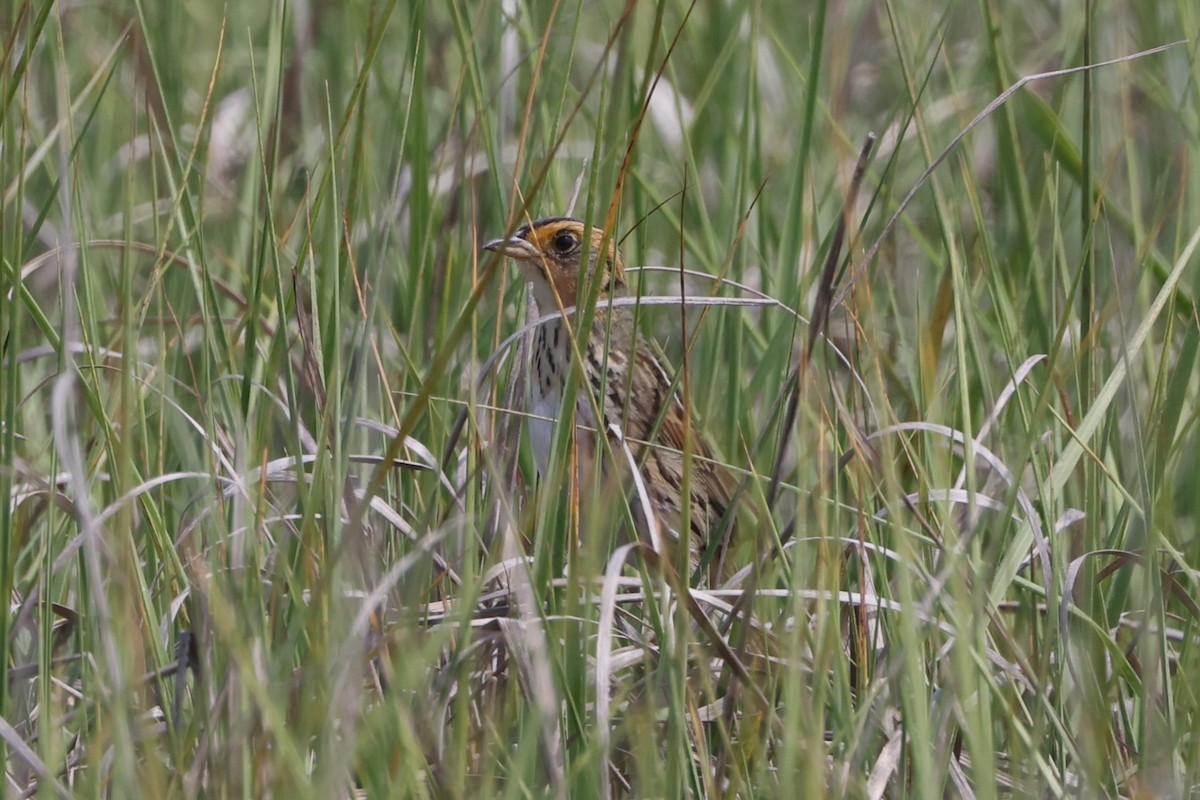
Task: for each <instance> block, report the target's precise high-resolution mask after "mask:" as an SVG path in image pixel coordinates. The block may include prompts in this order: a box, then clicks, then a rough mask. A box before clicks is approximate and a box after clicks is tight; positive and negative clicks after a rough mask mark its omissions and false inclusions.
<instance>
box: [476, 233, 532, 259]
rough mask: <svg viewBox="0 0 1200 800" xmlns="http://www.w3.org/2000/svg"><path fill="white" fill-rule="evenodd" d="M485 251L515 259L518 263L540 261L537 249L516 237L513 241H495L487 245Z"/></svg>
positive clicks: (484, 247)
mask: <svg viewBox="0 0 1200 800" xmlns="http://www.w3.org/2000/svg"><path fill="white" fill-rule="evenodd" d="M483 249H484V250H491V251H492V252H493V253H499V254H500V255H502V256H508V257H509V258H515V259H517V260H518V261H535V260H539V259H540V255H539V254H538V251H537V248H536V247H534V246H533V245H532V244H530V243H529V242H527V241H525V240H524V239H518V238H516V237H513V238H512V239H493V240H492V241H490V242H488V243H487V244H485V245H484V246H483Z"/></svg>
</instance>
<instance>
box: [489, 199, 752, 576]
mask: <svg viewBox="0 0 1200 800" xmlns="http://www.w3.org/2000/svg"><path fill="white" fill-rule="evenodd" d="M485 247H486V248H487V249H489V250H494V251H497V252H500V253H503V254H504V255H506V256H509V257H510V258H513V259H514V260H515V261H516V262H517V264H518V265H519V266H520V267H521V271H522V273H523V274H524V275H525V277H526V278H527V279H528V280H529V282H530V284H531V286H532V288H533V296H534V301H535V303H536V305H537V307H538V311H539V312H540V313H541V314H543V315H547V314H551V313H553V312H556V311H559V310H561V309H563V308H567V307H570V306H575V305H577V304H579V303H581V302H582V298H581V297H580V296H579V290H580V265H581V264H583V263H585V261H586V263H587V264H588V267H589V269H591V270H593V271H595V272H596V274H595V275H594V278H593V279H594V280H599V281H600V287H599V298H600V299H599V301H598V302H597V307H596V310H595V313H594V316H593V318H592V323H591V327H590V331H589V332H588V335H587V336H583V335H581V334H580V332H579V331H578V330H577V329H576V328H574V327H569V326H574V325H576V324H577V320H578V319H579V316H580V315H574V316H573V317H572V319H571V320H570V321H568V320H567V319H564V318H559V319H553V320H550V321H548V322H546V323H544V324H542V325H541V326H539V327H538V328H537V330H536V332H535V333H534V344H533V356H532V362H531V367H530V375H529V385H530V392H529V412H530V422H529V435H530V441H531V443H532V445H533V451H534V456H535V460H536V461H537V466H538V470H539V472H540V473H541V474H542V476H543V477H545V476H546V475H547V474H548V472H549V469H550V451H551V445H552V443H553V441H554V435H555V430H556V429H557V427H558V425H559V422H560V417H561V415H562V414H563V410H564V404H563V392H564V390H565V387H566V385H567V382H568V378H569V375H570V370H571V361H572V359H573V353H574V350H573V348H572V345H571V331H574V332H575V338H576V341H577V342H578V352H579V353H580V356H581V357H582V358H583V360H584V363H583V364H582V365H581V367H582V372H581V375H582V376H583V377H582V379H581V380H580V382H579V393H578V397H577V399H576V402H575V410H574V418H575V426H576V435H575V453H574V457H575V460H576V463H577V464H578V476H577V477H578V480H579V482H580V485H581V486H589V485H590V483H589V482H590V481H591V480H592V479H593V478H594V477H595V476H594V464H595V459H597V458H603V459H604V460H603V461H602V462H601V472H602V476H603V478H604V479H608V478H609V477H610V476H621V477H624V476H626V475H628V472H629V470H628V468H627V467H625V466H624V465H626V464H628V459H627V458H626V456H625V447H628V448H629V451H630V453H631V454H632V456H633V461H634V463H636V464H638V465H640V473H641V477H642V482H643V484H644V486H645V487H646V494H647V497H648V499H649V505H650V507H651V511H652V513H653V514H654V515H655V519H656V522H657V523H658V527H659V529H660V530H661V531H663V532H665V533H667V534H668V535H669V536H670V537H671V539H674V540H678V539H680V538H681V533H682V534H683V535H684V536H686V537H687V542H688V550H689V562H690V565H691V569H692V571H693V572H694V571H695V570H696V568H697V567H698V566H699V565H700V564H701V562H702V560H703V558H704V557H705V554H706V552H707V551H708V550H709V546H710V540H711V538H712V537H713V536H715V535H717V534H718V531H719V530H720V529H721V528H722V520H723V518H724V516H725V513H726V508H727V506H728V502H729V489H728V487H729V480H728V476H727V474H726V472H725V470H724V468H723V467H722V466H721V465H720V464H719V463H717V462H716V461H714V460H713V458H712V453H711V451H710V449H709V447H708V445H707V443H706V442H705V440H704V438H703V437H702V436H701V435H700V434H699V432H698V431H697V430H696V429H695V427H694V426H693V425H691V424H690V418H689V416H688V413H687V410H686V409H685V408H684V407H683V404H682V402H681V401H680V399H679V396H678V395H677V394H676V392H675V391H674V387H673V383H672V380H671V377H670V375H669V374H668V372H667V371H666V370H665V369H664V368H663V366H662V364H661V363H660V362H659V361H658V359H657V358H656V357H655V355H654V351H653V350H652V349H651V347H650V345H649V343H647V342H646V341H645V340H644V339H643V338H642V336H641V335H640V334H639V333H638V331H637V327H636V325H635V322H634V319H633V314H632V309H631V308H630V307H628V306H625V307H621V306H612V305H609V304H608V303H607V302H605V299H606V298H609V297H616V296H620V295H621V294H623V293H624V290H625V283H624V277H623V266H622V262H621V256H620V253H619V252H617V250H616V248H615V247H613V246H612V245H611V244H610V243H608V242H604V241H603V240H602V232H601V231H600V230H598V229H593V230H591V231H590V233H589V231H587V230H586V229H585V227H584V225H583V223H582V222H580V221H579V220H576V219H570V218H565V217H551V218H547V219H541V220H537V221H535V222H533V223H531V224H529V225H526V226H524V227H522V228H520V229H518V230H517V231H516V233H515V234H514V235H513V236H512V237H510V238H508V239H498V240H496V241H493V242H489V243H488V244H487V245H485ZM602 250H603V251H604V252H605V253H606V256H605V258H599V257H598V254H599V253H600V252H601V251H602ZM585 382H586V384H585ZM597 410H598V411H599V412H600V414H601V415H602V417H603V421H602V423H599V424H598V423H597V419H596V411H597ZM599 431H602V432H603V434H604V435H605V436H606V437H607V438H608V442H609V445H610V447H609V450H610V454H609V455H608V456H607V457H604V456H603V455H602V454H601V452H600V451H598V450H597V448H596V447H595V444H596V442H595V438H594V437H595V435H596V433H597V432H599ZM685 437H687V438H689V439H690V441H688V442H686V445H685ZM685 450H686V451H687V452H688V453H689V454H690V457H689V458H688V465H687V467H686V472H687V480H686V481H685V478H684V476H685V455H684V453H685ZM685 483H686V485H687V486H688V489H689V491H688V496H689V502H688V504H687V505H688V509H687V510H688V517H689V519H688V522H687V524H686V525H684V524H681V523H682V515H683V511H684V503H683V501H682V492H683V487H684V485H685ZM633 507H634V510H635V519H638V521H639V527H640V528H642V531H641V533H642V534H643V535H645V529H646V528H647V523H646V520H645V519H643V518H640V517H639V513H638V508H639V507H640V506H639V504H638V503H634V504H633ZM724 540H725V539H724V538H723V539H722V541H724ZM724 549H725V548H724V547H721V546H717V547H714V548H712V550H713V552H712V554H711V559H712V560H711V561H710V562H709V569H708V579H709V581H710V582H716V581H717V578H718V577H719V576H721V575H722V574H724V572H725V570H724V569H723V568H722V562H723V560H724V559H723V556H724ZM664 555H668V556H669V554H664Z"/></svg>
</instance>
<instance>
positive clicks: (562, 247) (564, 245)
mask: <svg viewBox="0 0 1200 800" xmlns="http://www.w3.org/2000/svg"><path fill="white" fill-rule="evenodd" d="M554 249H555V250H556V251H558V252H559V253H563V254H566V253H569V252H571V251H572V250H574V249H575V235H574V234H572V233H566V232H564V233H560V234H558V235H557V236H555V237H554Z"/></svg>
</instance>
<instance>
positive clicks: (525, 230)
mask: <svg viewBox="0 0 1200 800" xmlns="http://www.w3.org/2000/svg"><path fill="white" fill-rule="evenodd" d="M556 222H579V220H577V219H575V218H574V217H542V218H541V219H535V220H534V221H533V222H531V223H529V224H528V225H522V226H521V227H519V228H517V232H516V234H515V235H516V236H517V237H518V238H520V239H528V238H529V232H530V231H531V230H534V229H536V228H543V227H545V226H547V225H553V224H554V223H556Z"/></svg>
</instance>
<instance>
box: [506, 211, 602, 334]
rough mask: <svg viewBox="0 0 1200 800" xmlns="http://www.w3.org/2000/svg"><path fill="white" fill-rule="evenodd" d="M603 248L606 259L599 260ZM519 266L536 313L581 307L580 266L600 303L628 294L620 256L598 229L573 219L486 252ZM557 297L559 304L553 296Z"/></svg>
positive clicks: (542, 222) (522, 232) (539, 227)
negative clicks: (594, 284) (530, 288)
mask: <svg viewBox="0 0 1200 800" xmlns="http://www.w3.org/2000/svg"><path fill="white" fill-rule="evenodd" d="M602 247H603V251H604V254H605V255H604V257H603V258H600V257H599V254H600V252H601V249H602ZM483 248H484V249H485V250H491V251H493V252H496V253H500V254H502V255H506V256H508V257H509V258H511V259H513V260H514V261H516V262H517V266H518V267H520V268H521V272H522V273H523V274H524V275H525V277H526V278H527V279H528V280H529V282H530V283H531V284H533V296H534V300H536V301H537V305H538V309H540V310H541V311H542V312H550V311H554V310H556V309H558V303H559V302H561V303H562V304H563V306H570V305H574V304H576V303H577V302H578V301H579V286H580V265H581V264H584V263H586V264H587V265H588V269H589V270H592V271H593V272H592V279H593V280H599V282H600V297H605V296H608V295H616V294H620V293H621V292H622V291H623V290H624V288H625V275H624V269H625V268H624V265H623V264H622V262H621V253H620V251H619V250H617V247H616V245H615V244H613V242H612V241H611V240H610V241H608V242H605V241H604V231H602V230H601V229H600V228H590V229H589V228H586V227H585V226H584V224H583V222H581V221H580V220H577V219H572V218H570V217H546V218H545V219H539V220H535V221H534V222H531V223H530V224H528V225H525V226H522V227H521V228H518V229H517V230H516V232H514V233H513V235H512V236H511V237H510V238H508V239H494V240H493V241H490V242H488V243H487V244H485V245H484V246H483ZM556 294H557V295H558V301H556V300H555V295H556Z"/></svg>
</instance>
